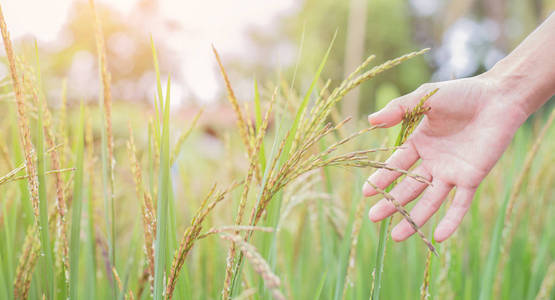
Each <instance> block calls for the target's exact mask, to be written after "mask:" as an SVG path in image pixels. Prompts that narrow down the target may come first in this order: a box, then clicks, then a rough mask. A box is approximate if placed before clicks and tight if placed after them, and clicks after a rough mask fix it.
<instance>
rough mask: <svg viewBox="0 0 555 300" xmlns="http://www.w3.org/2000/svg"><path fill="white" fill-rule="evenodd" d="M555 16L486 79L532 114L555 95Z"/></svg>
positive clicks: (497, 66) (487, 74)
mask: <svg viewBox="0 0 555 300" xmlns="http://www.w3.org/2000/svg"><path fill="white" fill-rule="evenodd" d="M554 49H555V13H552V14H551V15H550V16H549V17H548V18H547V19H546V20H545V21H544V22H543V24H542V25H540V26H539V27H538V28H537V29H536V30H535V31H534V32H532V33H531V34H530V35H529V36H528V37H527V38H526V39H525V40H524V41H523V42H522V43H521V44H520V45H519V46H518V47H517V48H516V49H515V50H513V52H511V53H510V54H509V55H508V56H507V57H505V58H504V59H502V60H501V61H499V62H498V63H497V64H496V65H495V66H494V67H493V68H492V69H491V70H490V71H488V72H486V73H484V77H486V78H488V79H491V80H493V81H494V82H495V83H496V84H497V85H498V86H499V88H500V93H502V94H503V95H504V96H506V98H507V99H508V101H512V102H513V104H515V105H518V106H520V107H521V108H522V109H523V111H524V112H525V113H526V114H527V115H531V114H532V113H534V112H535V111H536V110H537V109H538V108H540V107H541V106H542V105H543V104H544V103H545V102H547V100H549V98H550V97H551V96H552V95H553V94H555V59H554V51H555V50H554Z"/></svg>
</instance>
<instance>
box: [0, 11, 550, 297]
mask: <svg viewBox="0 0 555 300" xmlns="http://www.w3.org/2000/svg"><path fill="white" fill-rule="evenodd" d="M89 3H90V9H91V16H92V18H91V20H90V23H91V24H94V32H91V35H94V37H95V44H96V53H97V56H98V67H99V72H98V74H95V75H97V76H98V77H99V79H100V80H99V82H100V86H99V87H98V88H99V95H100V97H99V99H97V101H98V103H96V104H91V103H94V102H91V101H88V100H89V99H84V100H87V101H77V102H78V103H79V105H76V102H75V101H73V99H68V98H67V86H66V83H65V81H64V84H63V85H62V86H60V87H59V89H60V93H59V94H60V99H59V100H60V101H59V103H60V105H58V106H56V105H53V101H52V99H49V97H50V96H49V95H51V94H49V93H47V91H45V87H44V84H43V78H42V72H41V65H40V60H39V57H38V48H39V47H40V45H36V48H35V55H34V56H33V57H26V56H25V55H23V54H22V55H18V54H19V52H18V51H17V50H18V49H17V48H14V46H13V44H12V41H11V39H10V35H9V32H8V27H7V25H6V23H5V21H4V17H3V14H2V11H1V8H0V29H1V33H2V38H3V45H4V48H5V53H6V63H7V65H8V69H9V76H7V77H6V78H1V79H0V96H1V97H2V99H7V101H5V102H4V101H2V102H0V106H2V108H3V109H2V110H0V116H2V117H3V118H0V128H1V129H2V130H0V139H1V140H2V141H3V143H0V224H1V226H0V299H10V300H11V299H51V300H53V299H156V300H159V299H218V298H220V299H225V300H227V299H369V298H370V299H380V298H381V299H419V298H420V299H451V298H456V299H476V298H480V299H491V298H492V297H493V298H495V299H502V298H503V299H505V298H506V299H536V298H537V299H551V298H553V296H554V293H555V292H554V290H553V287H554V285H555V279H554V276H553V270H554V268H555V267H554V263H553V251H554V243H553V239H554V238H555V232H554V231H553V230H552V228H553V227H554V226H555V223H554V219H553V218H551V217H550V216H551V215H552V214H553V213H554V211H553V205H552V204H551V203H550V202H551V201H550V200H552V199H553V197H552V195H553V193H554V192H555V191H554V190H553V188H554V186H553V179H554V178H555V171H554V170H553V168H548V167H546V166H549V165H552V163H553V160H554V157H553V153H554V149H555V144H554V143H553V140H552V139H549V138H546V137H550V136H552V135H553V132H554V130H555V128H553V126H552V122H553V119H554V118H555V117H554V116H555V113H551V115H550V117H549V119H548V120H547V121H546V122H545V124H543V125H542V129H541V130H534V129H532V128H523V129H521V131H519V134H517V137H516V139H517V141H516V142H515V143H514V145H513V146H512V147H511V148H510V150H509V152H508V153H507V154H506V155H505V156H504V158H503V159H502V161H501V163H500V164H501V165H502V167H504V168H507V169H510V170H511V171H510V172H506V173H507V174H505V173H504V172H502V171H499V170H497V171H496V170H494V172H493V173H492V175H491V176H490V177H489V179H488V180H487V181H486V182H485V183H484V184H483V185H482V186H481V188H480V190H479V192H478V194H477V196H476V197H477V198H479V199H497V200H501V201H498V202H495V201H484V202H481V201H475V204H474V206H473V208H472V210H471V212H470V216H469V217H468V218H469V220H468V221H467V223H466V224H464V225H463V226H462V228H461V229H460V230H459V232H457V233H456V236H455V237H454V238H452V239H451V240H449V241H448V242H447V243H443V244H437V243H436V242H434V241H433V240H430V239H429V238H428V236H429V235H428V234H427V233H428V232H429V228H428V227H427V226H429V225H426V226H424V227H422V228H420V227H418V226H417V225H416V224H415V223H414V222H413V221H412V219H411V217H410V214H409V213H408V208H405V207H403V206H401V205H400V204H399V203H398V201H397V200H396V199H395V198H393V197H392V196H391V195H390V193H389V192H390V189H391V188H389V189H386V190H381V189H379V188H378V187H376V186H374V188H375V189H376V190H377V191H378V192H379V194H380V195H381V196H383V197H384V198H385V199H387V200H388V201H390V202H391V203H392V204H394V206H395V207H396V209H397V211H398V212H399V214H397V216H393V217H391V218H389V219H387V220H385V221H382V222H381V224H380V225H379V227H378V226H375V225H374V224H372V223H370V222H369V221H368V220H367V218H366V217H365V214H366V212H367V209H368V206H369V204H370V203H371V202H373V201H374V199H364V198H363V197H362V195H361V193H360V187H361V186H362V184H363V183H364V178H365V177H366V175H367V173H369V172H372V171H374V170H375V169H386V170H390V171H396V172H400V173H402V174H403V176H409V177H411V178H413V179H415V180H418V181H420V182H424V183H427V184H429V182H427V181H426V179H425V178H422V177H421V176H418V175H416V174H413V173H412V172H411V170H400V169H396V168H393V167H392V166H390V165H388V164H387V163H385V162H383V160H384V159H385V158H386V157H387V156H388V155H389V154H390V153H391V152H392V151H394V150H396V149H399V148H400V147H403V142H404V141H405V140H406V139H407V138H408V136H409V135H410V133H411V132H412V130H413V129H414V128H415V127H416V126H417V125H418V124H419V122H420V121H421V119H422V118H423V117H424V114H425V112H426V110H427V106H426V105H425V104H426V101H427V99H428V98H430V97H433V95H434V93H435V92H436V91H437V90H434V91H432V92H431V93H429V94H427V95H425V96H424V97H423V98H422V99H421V101H420V103H419V105H418V106H416V107H415V108H414V110H412V111H408V112H406V114H405V116H404V119H403V123H402V126H401V128H400V131H399V132H398V135H397V136H398V138H397V140H396V141H394V143H393V145H392V146H390V147H388V146H387V145H388V142H387V139H386V136H387V135H389V133H388V132H387V131H386V130H385V129H382V128H381V127H380V126H371V127H367V126H366V125H363V124H359V123H356V124H352V125H353V126H350V127H348V126H345V124H347V123H349V122H353V121H352V120H351V118H350V117H347V118H344V119H341V118H339V117H338V115H339V114H338V111H339V109H340V106H341V101H342V100H343V98H344V97H345V95H346V94H347V93H349V92H350V91H352V90H353V89H354V88H356V87H359V86H361V85H364V84H365V83H366V82H367V81H369V80H371V79H372V78H374V77H376V76H378V75H380V74H381V73H383V72H387V71H388V70H389V69H391V68H394V67H396V66H397V65H399V64H401V63H403V62H405V61H407V60H410V59H413V58H416V57H419V56H421V55H424V54H425V53H426V52H427V50H428V49H423V50H420V51H415V52H411V53H408V54H406V55H403V56H400V57H397V58H392V59H390V60H387V61H385V62H383V63H378V64H376V65H372V64H373V63H375V60H376V57H375V56H374V55H370V56H368V57H367V58H366V59H365V60H363V61H362V62H361V64H360V66H358V67H357V68H355V69H354V70H352V72H351V73H350V74H349V75H348V76H346V78H345V79H343V80H341V81H339V82H335V81H332V80H326V79H323V78H322V74H323V73H322V72H323V70H324V69H325V67H326V64H327V61H328V59H329V57H330V56H331V55H333V51H334V44H335V40H336V37H337V35H338V33H336V34H335V35H334V36H333V37H331V42H330V44H329V46H328V48H327V50H326V52H325V54H324V56H323V57H322V58H321V61H320V64H319V65H318V66H316V67H317V68H316V71H315V73H314V75H313V77H312V78H310V80H308V81H307V82H308V84H307V85H306V86H304V87H302V88H299V87H296V86H295V85H294V84H295V80H293V81H292V83H291V84H288V83H286V82H285V80H281V81H280V82H277V83H272V82H265V83H260V82H258V81H256V80H254V82H253V99H239V98H238V96H237V94H236V93H235V91H234V88H233V86H234V85H233V82H235V80H238V79H237V78H233V77H232V76H230V74H228V72H227V71H226V67H225V66H226V65H227V64H226V57H225V56H220V55H219V53H218V51H217V50H216V46H213V54H214V60H215V61H216V62H217V64H218V67H219V71H220V73H221V75H222V76H221V77H222V78H221V84H222V87H225V90H226V93H227V98H228V100H229V104H228V105H229V106H230V107H231V109H232V111H233V113H234V117H235V121H236V122H235V124H236V126H235V127H233V128H226V129H221V131H222V133H221V136H224V138H222V139H221V140H222V144H224V146H223V147H222V148H224V149H225V151H224V153H223V154H222V155H221V156H220V157H219V158H218V159H213V158H207V157H206V156H203V153H202V152H203V147H205V145H204V144H203V133H202V121H203V117H204V116H205V115H206V114H208V113H210V112H209V109H204V108H200V109H199V110H198V112H197V113H196V114H195V115H194V117H192V118H190V119H187V120H185V121H184V122H180V121H183V120H182V119H180V116H179V115H177V114H176V113H175V112H172V110H171V107H172V106H171V99H172V95H173V94H172V89H171V87H172V84H171V77H170V75H167V79H166V74H162V73H161V71H160V65H159V61H158V55H164V53H159V52H157V48H156V46H155V42H154V41H155V40H156V37H155V36H154V37H152V39H151V41H150V43H151V48H152V69H153V71H154V74H155V82H153V84H154V86H155V93H154V95H153V97H152V99H151V100H152V102H151V107H149V108H148V109H145V111H142V113H143V115H141V116H135V115H133V114H129V113H128V111H127V110H128V109H135V107H133V106H134V104H122V106H119V105H113V104H114V103H113V99H112V92H111V82H110V80H111V79H110V61H108V58H107V55H106V44H105V43H106V42H105V39H104V35H103V30H102V28H103V27H102V21H103V20H102V19H101V18H100V17H99V15H98V14H97V13H96V8H95V4H94V1H93V0H90V1H89ZM303 36H304V32H303ZM91 50H92V49H91ZM22 53H23V52H22ZM300 55H301V54H299V57H300ZM29 61H32V62H33V63H29ZM164 80H166V81H165V82H164ZM164 85H165V87H164ZM70 100H71V101H70ZM79 100H81V99H79ZM249 106H251V107H252V110H251V108H249ZM353 123H354V122H353ZM121 124H127V126H122V125H121ZM121 127H124V128H123V129H122V128H121ZM125 127H127V128H125ZM351 128H356V129H355V130H354V131H353V132H350V131H351V130H350V129H351ZM532 134H533V135H534V136H535V141H534V140H533V139H529V138H527V136H528V135H532ZM528 149H531V150H530V151H529V153H528V154H527V155H525V153H526V152H527V151H528ZM524 157H525V158H524ZM531 196H534V197H540V198H541V201H538V202H537V203H535V202H534V203H532V202H527V201H519V198H520V197H531ZM479 199H477V200H479ZM488 203H489V204H488ZM491 203H493V204H491ZM488 205H490V206H488ZM541 205H542V206H541ZM496 209H497V210H496ZM492 211H499V214H498V215H497V216H492V214H491V212H492ZM530 216H534V218H531V217H530ZM393 218H404V219H406V220H407V221H408V222H409V224H411V226H413V228H414V230H415V231H416V232H417V235H416V237H414V238H412V239H410V240H408V241H407V242H406V243H404V244H392V243H391V241H390V240H389V239H388V235H389V231H390V230H389V227H390V224H391V222H392V219H393ZM522 245H525V246H522ZM507 281H508V282H509V283H507ZM512 282H522V283H521V284H511V283H512Z"/></svg>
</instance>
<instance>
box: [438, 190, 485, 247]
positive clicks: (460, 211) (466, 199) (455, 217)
mask: <svg viewBox="0 0 555 300" xmlns="http://www.w3.org/2000/svg"><path fill="white" fill-rule="evenodd" d="M475 192H476V189H468V188H459V187H457V192H456V193H455V198H454V199H453V203H452V204H451V206H450V207H449V209H448V210H447V213H446V214H445V217H443V219H442V220H441V222H440V223H439V225H438V226H437V228H436V230H435V232H434V238H435V240H436V241H438V242H443V241H445V240H446V239H447V238H448V237H450V236H451V235H452V234H453V233H454V232H455V230H456V229H457V227H459V225H460V224H461V221H462V219H463V217H464V215H465V214H466V212H467V211H468V209H469V208H470V204H471V203H472V199H473V198H474V193H475Z"/></svg>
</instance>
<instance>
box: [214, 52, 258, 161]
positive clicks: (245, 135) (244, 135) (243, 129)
mask: <svg viewBox="0 0 555 300" xmlns="http://www.w3.org/2000/svg"><path fill="white" fill-rule="evenodd" d="M212 52H213V53H214V56H215V57H216V61H217V62H218V66H219V68H220V72H221V73H222V77H223V78H224V82H225V86H226V90H227V98H228V100H229V103H231V107H232V108H233V110H234V111H235V115H236V117H237V127H238V128H239V135H240V136H241V139H242V141H243V144H244V145H245V147H246V148H247V154H248V156H249V157H250V156H251V155H253V149H251V143H250V142H249V141H250V139H251V137H250V136H249V131H248V127H247V121H246V119H245V118H246V117H245V116H243V112H242V111H241V107H240V106H239V103H238V101H237V97H235V93H234V92H233V88H232V87H231V83H230V81H229V77H228V76H227V73H226V71H225V69H224V66H223V64H222V61H221V59H220V55H219V54H218V51H217V50H216V48H215V47H214V45H212Z"/></svg>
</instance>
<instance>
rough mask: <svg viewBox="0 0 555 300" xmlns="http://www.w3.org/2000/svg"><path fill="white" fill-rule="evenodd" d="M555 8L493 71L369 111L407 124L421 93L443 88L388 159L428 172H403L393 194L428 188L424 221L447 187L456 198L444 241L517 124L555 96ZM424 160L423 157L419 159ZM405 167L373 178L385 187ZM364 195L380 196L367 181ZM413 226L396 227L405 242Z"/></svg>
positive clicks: (373, 120)
mask: <svg viewBox="0 0 555 300" xmlns="http://www.w3.org/2000/svg"><path fill="white" fill-rule="evenodd" d="M554 49H555V13H552V14H551V15H550V16H549V17H548V18H547V19H546V20H545V21H544V22H543V24H542V25H540V26H539V27H538V28H537V29H536V30H535V31H534V32H532V33H531V34H530V35H529V36H528V37H527V38H526V39H525V40H524V41H523V42H522V43H521V44H520V45H519V46H518V47H517V48H516V49H515V50H514V51H513V52H511V54H509V55H508V56H507V57H505V58H504V59H502V60H501V61H499V62H498V63H497V64H496V65H495V66H494V67H493V68H492V69H491V70H489V71H487V72H485V73H483V74H481V75H478V76H475V77H471V78H464V79H457V80H450V81H444V82H438V83H429V84H424V85H422V86H421V87H420V88H418V89H417V90H415V91H414V92H412V93H410V94H407V95H405V96H402V97H399V98H397V99H394V100H392V101H391V102H390V103H389V104H387V105H386V106H385V107H384V108H383V109H382V110H380V111H378V112H376V113H373V114H371V115H370V116H369V117H368V121H369V122H370V124H372V125H380V124H381V125H383V126H385V127H391V126H393V125H395V124H397V123H399V122H401V120H402V117H403V115H404V113H405V112H406V111H410V110H411V109H412V108H413V107H414V106H415V105H416V104H417V103H418V102H419V101H420V98H421V97H422V96H424V95H425V94H426V93H429V92H431V91H432V90H434V89H436V88H439V90H438V91H437V93H436V94H435V95H433V96H432V97H431V98H430V99H429V100H428V101H427V102H426V105H427V106H428V107H429V108H430V110H429V111H428V112H427V113H426V115H425V117H424V119H423V120H422V122H421V123H420V124H419V125H418V127H417V128H416V129H415V130H414V132H413V133H412V134H411V135H410V136H409V138H408V139H407V141H406V142H405V143H404V144H403V146H402V148H400V149H398V150H396V151H395V152H394V153H393V154H392V155H391V157H389V159H388V160H387V161H386V162H387V164H389V165H390V166H392V167H395V168H400V169H404V170H408V169H409V168H411V167H413V166H414V165H416V167H414V169H412V172H413V173H415V174H419V175H421V176H423V177H425V178H426V179H427V180H429V181H431V183H432V185H430V186H428V185H427V184H426V183H422V182H420V181H416V180H414V179H412V178H410V177H405V178H404V179H403V180H402V181H400V182H399V183H398V184H397V185H396V186H395V187H394V188H393V189H392V190H391V192H390V194H391V195H392V196H393V197H394V198H395V199H396V200H397V201H399V202H400V203H401V204H402V205H406V204H407V203H409V202H411V201H412V200H414V199H416V198H417V197H418V196H419V195H420V194H422V197H421V199H420V200H419V201H418V202H417V203H416V204H415V205H414V207H413V208H412V210H411V212H410V215H411V217H412V218H413V220H414V221H415V223H416V224H417V225H418V226H422V225H424V224H425V223H426V221H428V220H429V219H430V217H431V216H432V215H433V214H434V213H436V212H437V211H438V209H439V208H440V207H441V204H442V203H443V202H444V201H445V199H446V197H447V195H448V194H449V192H450V191H451V190H452V189H453V188H455V189H456V191H455V196H454V198H453V201H452V203H451V204H450V205H449V207H448V209H447V211H446V213H445V216H444V217H443V218H442V219H441V221H440V223H439V224H438V225H437V227H436V229H435V231H434V238H435V240H436V241H438V242H442V241H444V240H446V239H447V238H449V237H450V236H451V235H452V234H453V233H454V232H455V230H456V229H457V228H458V227H459V225H460V224H461V222H462V220H463V217H464V215H465V214H466V212H467V211H468V209H469V208H470V205H471V203H472V199H473V197H474V194H475V192H476V189H477V188H478V185H479V184H480V182H482V180H483V179H484V178H485V177H486V175H487V174H488V173H489V172H490V170H491V169H492V168H493V166H494V165H495V164H496V163H497V161H498V160H499V158H500V157H501V155H502V154H503V152H504V151H505V149H506V148H507V147H508V145H509V144H510V142H511V140H512V138H513V136H514V134H515V132H516V130H517V129H518V128H519V127H520V126H521V125H522V123H524V121H526V119H527V118H528V117H529V116H530V115H531V114H532V113H534V112H535V111H536V110H537V109H538V108H540V107H541V106H542V105H543V104H545V103H546V102H547V101H548V100H549V99H550V97H551V96H552V95H554V94H555V50H554ZM418 162H420V163H419V164H418ZM400 175H401V173H399V172H393V171H388V170H385V169H380V170H378V171H377V172H375V173H374V174H372V175H371V176H370V177H369V178H368V180H369V181H370V182H372V183H373V184H375V185H376V186H377V187H379V188H380V189H385V188H386V187H387V186H388V185H390V184H391V183H392V182H393V181H394V180H395V179H397V178H398V177H400ZM363 194H364V196H366V197H369V196H373V195H376V194H378V192H377V191H376V190H374V188H372V186H371V185H370V184H368V183H365V184H364V187H363ZM395 212H396V209H395V207H394V206H393V205H392V204H391V203H390V202H389V201H388V200H386V199H382V200H379V201H378V202H377V203H376V204H375V205H374V206H373V207H372V208H371V209H370V212H369V217H370V220H372V221H373V222H378V221H381V220H383V219H385V218H387V217H389V216H391V215H392V214H393V213H395ZM412 234H414V229H413V228H412V227H411V226H410V225H409V223H408V222H407V221H406V220H402V221H401V222H400V223H399V224H397V225H396V226H395V227H394V228H393V230H392V231H391V237H392V239H393V240H395V241H403V240H405V239H407V238H408V237H410V236H411V235H412Z"/></svg>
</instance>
